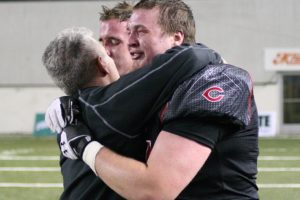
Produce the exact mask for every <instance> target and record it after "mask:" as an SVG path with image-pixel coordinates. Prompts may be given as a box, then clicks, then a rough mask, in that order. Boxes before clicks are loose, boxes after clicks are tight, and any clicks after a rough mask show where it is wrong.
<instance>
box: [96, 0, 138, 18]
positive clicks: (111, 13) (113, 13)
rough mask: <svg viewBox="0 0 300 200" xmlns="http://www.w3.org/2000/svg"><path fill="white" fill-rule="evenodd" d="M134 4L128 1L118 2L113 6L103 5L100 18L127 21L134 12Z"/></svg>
mask: <svg viewBox="0 0 300 200" xmlns="http://www.w3.org/2000/svg"><path fill="white" fill-rule="evenodd" d="M132 9H133V5H132V4H131V3H129V2H127V1H123V2H120V3H118V4H117V5H116V6H115V7H113V8H108V7H107V6H102V12H100V13H99V14H100V20H101V21H105V20H110V19H119V20H120V21H126V20H128V19H129V18H130V16H131V14H132Z"/></svg>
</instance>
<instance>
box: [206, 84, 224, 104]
mask: <svg viewBox="0 0 300 200" xmlns="http://www.w3.org/2000/svg"><path fill="white" fill-rule="evenodd" d="M211 92H216V93H223V92H224V90H223V89H222V88H220V87H217V86H212V87H210V88H208V89H206V90H205V91H204V92H203V94H202V96H203V97H204V98H205V99H206V100H208V101H210V102H219V101H221V100H222V99H223V97H224V95H223V94H216V95H214V96H211Z"/></svg>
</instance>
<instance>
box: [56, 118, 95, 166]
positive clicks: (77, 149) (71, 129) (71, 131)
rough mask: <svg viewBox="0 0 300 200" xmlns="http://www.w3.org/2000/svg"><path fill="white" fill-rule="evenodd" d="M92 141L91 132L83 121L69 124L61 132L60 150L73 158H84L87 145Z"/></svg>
mask: <svg viewBox="0 0 300 200" xmlns="http://www.w3.org/2000/svg"><path fill="white" fill-rule="evenodd" d="M90 142H92V137H91V132H90V130H89V129H88V127H87V126H85V125H84V124H83V123H82V122H80V121H78V122H76V123H73V124H70V125H67V126H66V127H65V128H64V129H63V131H62V132H61V134H60V144H59V145H60V150H61V152H62V154H63V155H64V156H65V157H67V158H70V159H72V160H75V159H78V158H79V159H82V155H83V152H84V149H85V147H86V146H87V145H88V144H89V143H90Z"/></svg>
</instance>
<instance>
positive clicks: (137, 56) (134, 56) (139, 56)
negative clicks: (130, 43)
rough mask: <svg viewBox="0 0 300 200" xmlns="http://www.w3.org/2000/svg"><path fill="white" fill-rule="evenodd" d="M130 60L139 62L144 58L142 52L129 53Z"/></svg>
mask: <svg viewBox="0 0 300 200" xmlns="http://www.w3.org/2000/svg"><path fill="white" fill-rule="evenodd" d="M130 55H131V58H132V60H141V59H143V58H144V57H145V54H144V53H143V52H130Z"/></svg>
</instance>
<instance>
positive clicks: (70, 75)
mask: <svg viewBox="0 0 300 200" xmlns="http://www.w3.org/2000/svg"><path fill="white" fill-rule="evenodd" d="M96 42H97V41H96V40H95V39H94V38H93V32H92V31H91V30H89V29H87V28H84V27H73V28H68V29H65V30H63V31H61V32H60V33H58V35H57V36H56V37H55V39H54V40H52V41H51V42H50V43H49V45H48V46H47V47H46V49H45V51H44V54H43V57H42V61H43V64H44V65H45V67H46V69H47V71H48V74H49V75H50V76H51V77H52V79H53V80H54V82H55V84H56V85H57V86H58V87H59V88H61V89H62V90H63V91H64V92H65V93H66V94H67V95H74V94H76V93H77V91H78V89H80V88H82V87H83V86H84V85H86V84H87V83H89V82H90V81H91V80H92V79H93V78H94V77H95V75H96V70H97V68H96V62H97V57H98V53H97V48H95V45H94V44H97V43H96ZM99 45H100V44H99Z"/></svg>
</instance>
